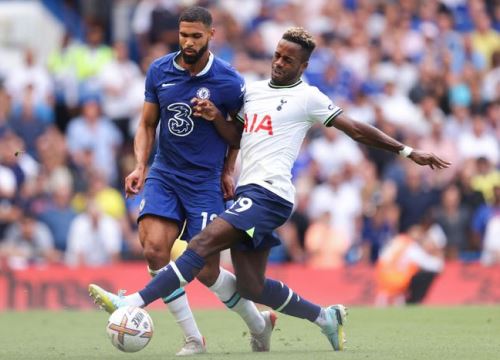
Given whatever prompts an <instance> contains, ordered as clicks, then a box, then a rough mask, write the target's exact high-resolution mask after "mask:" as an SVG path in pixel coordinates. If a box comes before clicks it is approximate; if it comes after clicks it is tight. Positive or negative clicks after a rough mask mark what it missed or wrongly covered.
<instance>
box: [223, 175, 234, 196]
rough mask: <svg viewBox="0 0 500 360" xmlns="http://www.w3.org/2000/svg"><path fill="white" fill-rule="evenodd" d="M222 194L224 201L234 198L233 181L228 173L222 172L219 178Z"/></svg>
mask: <svg viewBox="0 0 500 360" xmlns="http://www.w3.org/2000/svg"><path fill="white" fill-rule="evenodd" d="M221 185H222V194H223V196H224V200H230V199H233V198H234V180H233V175H232V174H231V173H230V172H228V171H223V172H222V176H221Z"/></svg>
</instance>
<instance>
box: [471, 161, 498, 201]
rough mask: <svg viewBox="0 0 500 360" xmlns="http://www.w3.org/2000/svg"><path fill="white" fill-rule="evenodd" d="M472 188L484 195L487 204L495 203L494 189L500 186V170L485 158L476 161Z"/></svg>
mask: <svg viewBox="0 0 500 360" xmlns="http://www.w3.org/2000/svg"><path fill="white" fill-rule="evenodd" d="M471 185H472V188H473V189H474V190H476V191H480V192H481V193H482V194H483V197H484V199H485V200H486V202H488V203H491V202H494V201H495V194H494V188H495V186H500V170H497V169H495V167H494V166H493V164H492V163H491V162H490V161H489V160H488V159H487V158H485V157H479V158H478V159H477V160H476V174H475V175H474V176H472V179H471Z"/></svg>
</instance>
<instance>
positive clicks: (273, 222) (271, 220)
mask: <svg viewBox="0 0 500 360" xmlns="http://www.w3.org/2000/svg"><path fill="white" fill-rule="evenodd" d="M292 209H293V204H292V203H290V202H288V201H286V200H285V199H283V198H282V197H280V196H278V195H276V194H275V193H273V192H271V191H269V190H267V189H265V188H263V187H262V186H258V185H252V184H250V185H244V186H241V187H238V188H237V189H236V201H235V202H234V204H233V205H232V206H231V207H230V208H229V209H227V210H226V211H224V212H223V213H222V214H220V215H219V216H220V217H221V218H222V219H224V220H226V221H227V222H228V223H230V224H231V225H233V226H234V227H235V228H237V229H240V230H243V231H244V232H245V233H246V234H247V235H248V237H247V239H245V240H244V241H243V242H241V243H240V244H238V245H236V247H235V248H236V249H238V250H243V251H253V250H263V249H268V248H271V247H273V246H278V245H280V243H281V241H280V239H279V238H278V236H277V235H276V234H275V233H274V230H275V229H276V228H278V227H280V226H281V225H283V224H284V223H285V221H287V220H288V218H289V217H290V215H291V214H292Z"/></svg>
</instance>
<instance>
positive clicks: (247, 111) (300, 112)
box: [238, 80, 342, 203]
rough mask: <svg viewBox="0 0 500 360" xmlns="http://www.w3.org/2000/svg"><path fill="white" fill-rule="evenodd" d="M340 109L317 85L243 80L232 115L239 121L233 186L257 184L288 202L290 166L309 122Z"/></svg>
mask: <svg viewBox="0 0 500 360" xmlns="http://www.w3.org/2000/svg"><path fill="white" fill-rule="evenodd" d="M340 113H342V109H341V108H339V107H338V106H336V105H335V104H333V103H332V101H331V100H330V99H329V98H328V97H327V96H326V95H325V94H323V93H322V92H320V91H319V90H318V88H317V87H314V86H310V85H308V84H306V83H304V82H303V81H302V80H299V81H298V82H297V83H295V84H293V85H289V86H275V85H272V84H271V83H270V81H269V80H266V81H257V82H254V83H251V84H249V85H247V92H246V94H245V98H244V104H243V107H242V109H241V111H240V113H239V114H238V119H239V120H240V121H242V122H243V123H244V128H243V134H242V137H241V145H240V146H241V148H240V152H241V161H242V163H241V174H240V177H239V180H238V186H242V185H247V184H257V185H260V186H262V187H264V188H266V189H268V190H270V191H272V192H273V193H275V194H277V195H278V196H280V197H282V198H284V199H286V200H288V201H289V202H291V203H293V202H294V198H295V188H294V186H293V185H292V174H291V170H292V166H293V163H294V162H295V159H296V158H297V156H298V154H299V151H300V147H301V144H302V141H303V140H304V137H305V135H306V133H307V131H308V130H309V128H310V127H311V126H312V125H313V124H314V123H315V122H321V123H323V124H325V125H329V124H330V122H331V121H332V120H333V119H334V118H335V117H336V116H338V115H339V114H340ZM332 155H333V154H332Z"/></svg>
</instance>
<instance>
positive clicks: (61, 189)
mask: <svg viewBox="0 0 500 360" xmlns="http://www.w3.org/2000/svg"><path fill="white" fill-rule="evenodd" d="M72 194H73V193H72V188H71V184H68V183H65V182H64V181H62V182H60V183H59V184H58V186H56V187H54V188H53V190H52V193H51V197H50V201H49V204H48V205H47V209H45V211H44V212H43V213H41V214H40V216H39V218H40V220H41V221H42V222H43V223H45V224H46V225H47V226H48V227H49V229H50V231H51V233H52V236H53V237H54V246H55V248H56V249H57V250H60V251H62V252H64V251H65V250H66V245H67V244H66V242H67V241H68V235H69V229H70V226H71V223H72V222H73V219H74V218H75V217H76V212H75V211H74V210H73V208H72V207H71V205H70V203H71V196H72Z"/></svg>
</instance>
